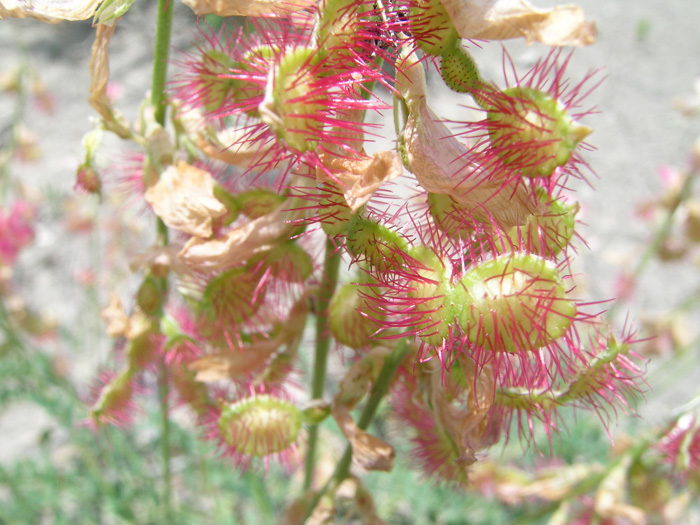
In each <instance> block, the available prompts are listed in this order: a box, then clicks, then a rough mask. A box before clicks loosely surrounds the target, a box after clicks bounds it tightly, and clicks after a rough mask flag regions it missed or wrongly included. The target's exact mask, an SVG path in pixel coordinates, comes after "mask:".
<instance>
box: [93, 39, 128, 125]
mask: <svg viewBox="0 0 700 525" xmlns="http://www.w3.org/2000/svg"><path fill="white" fill-rule="evenodd" d="M115 27H116V25H98V26H97V33H96V35H95V42H94V44H93V45H92V55H91V57H90V92H89V96H88V102H89V103H90V105H91V106H92V107H93V108H94V109H95V111H97V113H99V115H100V116H101V117H102V120H103V122H104V126H105V128H106V129H108V130H110V131H112V132H114V133H116V134H117V135H118V136H119V137H121V138H123V139H125V138H129V137H130V136H131V131H129V123H128V122H127V121H126V119H124V117H123V116H122V115H121V114H120V113H119V111H117V110H116V109H114V108H113V107H112V103H111V101H110V100H109V97H107V82H108V81H109V54H108V52H107V46H108V45H109V41H110V39H111V38H112V35H113V34H114V29H115Z"/></svg>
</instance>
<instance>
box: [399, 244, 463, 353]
mask: <svg viewBox="0 0 700 525" xmlns="http://www.w3.org/2000/svg"><path fill="white" fill-rule="evenodd" d="M409 255H410V257H411V258H412V259H413V261H412V264H411V269H412V270H413V271H414V275H413V276H407V280H408V283H407V287H408V297H409V298H410V299H412V300H413V302H414V308H415V310H416V312H419V313H420V314H421V315H422V316H423V319H424V321H423V323H422V324H423V325H424V327H423V328H422V329H421V331H420V333H419V336H420V337H421V339H423V340H424V341H425V342H426V343H428V344H434V345H439V344H441V343H442V341H443V339H445V338H447V337H448V336H449V325H450V323H451V322H452V320H453V318H454V315H453V313H452V311H451V308H449V303H448V302H447V301H446V300H445V298H446V296H447V294H448V291H449V289H450V283H449V275H446V271H445V266H444V264H443V263H442V261H441V260H440V258H439V257H438V256H437V255H436V254H435V252H433V251H432V250H431V249H430V248H428V247H426V246H416V247H413V248H411V250H409Z"/></svg>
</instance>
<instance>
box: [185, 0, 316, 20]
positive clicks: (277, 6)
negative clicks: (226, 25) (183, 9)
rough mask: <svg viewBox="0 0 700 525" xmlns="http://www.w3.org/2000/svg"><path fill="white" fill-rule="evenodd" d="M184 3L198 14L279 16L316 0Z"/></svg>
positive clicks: (199, 0) (203, 0) (200, 0)
mask: <svg viewBox="0 0 700 525" xmlns="http://www.w3.org/2000/svg"><path fill="white" fill-rule="evenodd" d="M183 3H184V4H185V5H187V6H189V7H190V8H191V9H192V11H194V12H195V14H196V15H198V16H201V15H209V14H214V15H219V16H278V15H288V14H290V13H293V12H294V11H299V10H301V9H304V8H305V7H309V6H311V5H313V4H314V3H315V0H252V1H249V0H183Z"/></svg>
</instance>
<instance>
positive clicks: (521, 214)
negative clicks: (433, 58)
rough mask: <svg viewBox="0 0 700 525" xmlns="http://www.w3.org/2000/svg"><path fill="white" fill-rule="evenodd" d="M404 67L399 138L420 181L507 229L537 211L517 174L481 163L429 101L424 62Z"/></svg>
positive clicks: (407, 158) (467, 210)
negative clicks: (403, 109) (403, 114)
mask: <svg viewBox="0 0 700 525" xmlns="http://www.w3.org/2000/svg"><path fill="white" fill-rule="evenodd" d="M405 71H406V76H405V77H400V80H401V81H400V82H397V88H398V89H399V91H400V93H401V95H402V96H403V98H404V100H405V102H406V105H407V106H408V109H409V117H408V120H407V122H406V127H405V128H404V131H403V140H404V144H405V148H406V160H407V162H408V166H409V168H410V170H411V172H412V173H413V174H414V175H415V176H416V179H417V180H418V183H419V184H420V185H421V186H422V187H423V188H424V189H425V190H426V191H428V192H431V193H441V194H446V195H450V196H451V197H452V198H453V199H454V200H455V201H457V202H458V203H459V204H460V205H461V207H462V208H463V209H464V211H465V213H469V214H471V215H472V216H473V217H474V218H475V219H477V220H482V221H484V222H490V221H495V222H496V223H497V224H498V225H499V226H500V227H501V228H503V229H506V230H507V229H509V228H511V227H513V226H517V225H519V224H522V223H524V222H525V220H526V219H527V217H528V216H530V215H531V214H538V215H540V214H541V213H542V212H543V211H544V210H543V209H541V208H542V205H541V203H539V202H537V201H536V200H535V199H533V198H532V196H531V194H530V192H529V191H528V189H527V188H526V187H525V185H523V184H520V183H519V178H518V177H512V176H510V175H509V173H508V172H506V171H505V170H499V171H497V172H496V173H491V171H490V170H488V169H485V168H483V167H482V166H480V165H479V164H478V162H476V161H475V160H474V159H473V158H472V157H471V156H470V154H469V150H468V148H467V146H466V145H464V144H462V143H461V142H460V141H459V140H458V139H457V138H456V137H455V136H453V134H452V133H451V132H450V130H449V129H448V128H447V126H446V125H445V123H444V122H442V121H441V120H440V119H438V117H437V116H436V115H435V113H433V112H432V110H431V109H430V108H429V107H428V104H427V101H426V99H427V97H426V84H425V72H424V71H423V67H422V65H421V64H420V63H417V64H413V65H411V67H409V68H408V69H406V70H405Z"/></svg>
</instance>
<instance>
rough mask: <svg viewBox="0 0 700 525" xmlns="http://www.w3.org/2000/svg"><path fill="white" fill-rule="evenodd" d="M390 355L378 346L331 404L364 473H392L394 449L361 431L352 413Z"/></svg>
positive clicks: (348, 376) (350, 372) (352, 369)
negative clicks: (380, 471) (365, 471)
mask: <svg viewBox="0 0 700 525" xmlns="http://www.w3.org/2000/svg"><path fill="white" fill-rule="evenodd" d="M390 353H391V352H390V350H389V349H388V348H384V347H376V348H373V349H372V350H371V351H370V352H369V353H368V354H367V355H365V356H364V357H363V358H362V359H361V360H359V361H357V362H356V363H354V364H353V366H352V367H350V370H348V372H347V374H346V375H345V377H344V378H343V380H342V381H341V382H340V386H339V388H338V393H337V394H336V395H335V397H334V398H333V404H332V405H331V414H332V415H333V418H334V419H335V421H336V423H337V424H338V427H339V428H340V430H341V432H342V433H343V434H344V435H345V437H346V438H347V439H348V441H349V442H350V446H351V447H352V459H353V461H354V462H355V463H356V464H358V465H359V466H360V467H362V468H364V469H365V470H382V471H385V472H389V471H391V469H392V468H393V466H394V457H395V455H396V453H395V451H394V448H393V447H392V446H391V445H389V444H388V443H386V442H385V441H383V440H381V439H379V438H378V437H376V436H372V435H371V434H368V433H367V432H365V431H364V430H362V429H360V428H359V427H358V426H357V424H356V423H355V420H354V419H353V418H352V415H351V414H350V410H351V409H352V407H354V406H355V404H356V403H357V402H358V401H359V400H360V399H362V397H363V396H364V395H365V394H366V393H367V390H369V387H370V386H371V384H372V383H373V381H374V380H375V379H376V377H377V375H378V374H379V370H380V368H381V365H382V363H383V362H384V360H385V359H386V357H387V355H389V354H390Z"/></svg>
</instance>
